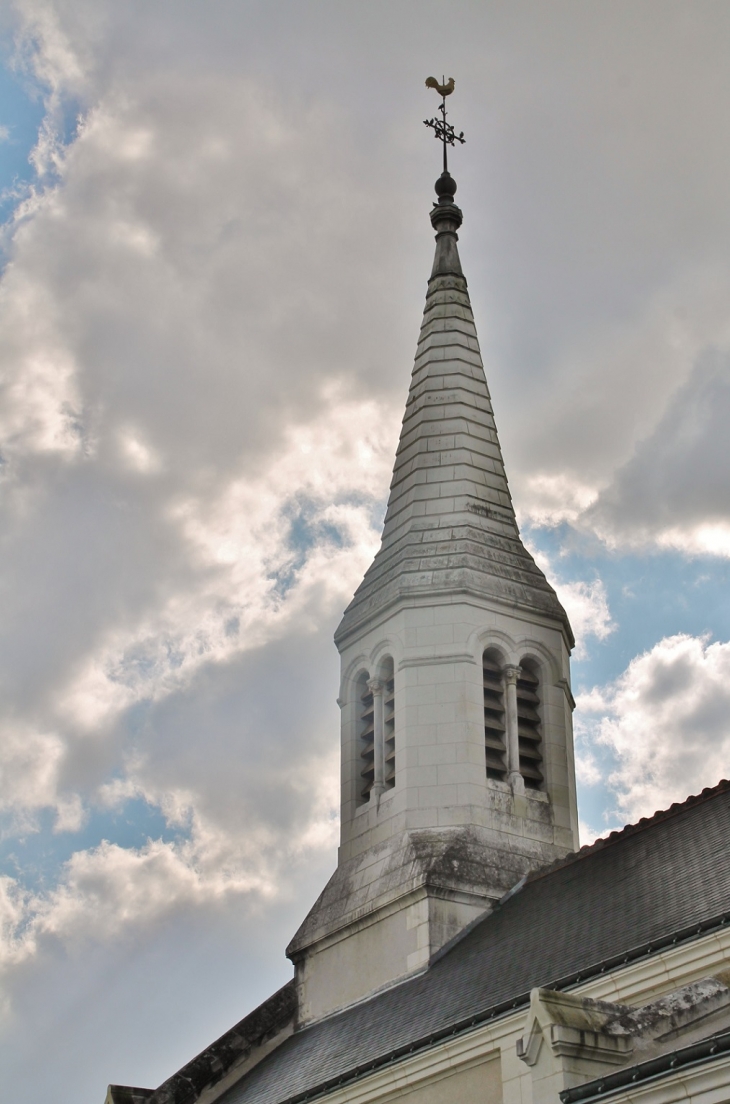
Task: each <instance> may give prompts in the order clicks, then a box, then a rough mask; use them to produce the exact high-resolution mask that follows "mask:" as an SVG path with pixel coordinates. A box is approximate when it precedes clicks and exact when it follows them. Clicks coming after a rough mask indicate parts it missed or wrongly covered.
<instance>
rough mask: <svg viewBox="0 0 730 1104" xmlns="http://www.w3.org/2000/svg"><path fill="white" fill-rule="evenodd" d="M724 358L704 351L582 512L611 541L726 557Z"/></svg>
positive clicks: (729, 358)
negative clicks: (652, 425) (656, 419)
mask: <svg viewBox="0 0 730 1104" xmlns="http://www.w3.org/2000/svg"><path fill="white" fill-rule="evenodd" d="M728 417H730V355H728V354H727V353H720V352H715V353H707V354H706V355H705V356H704V357H703V358H702V359H701V360H700V362H699V363H698V364H697V365H696V366H695V368H694V369H693V371H692V372H691V374H690V376H689V379H688V380H687V382H686V383H685V384H684V385H683V386H682V387H681V388H680V389H679V390H678V392H677V393H676V394H675V395H674V396H673V398H672V400H671V402H670V403H669V406H668V408H667V410H666V412H665V413H664V415H663V417H662V419H661V421H660V422H659V424H658V425H657V427H656V429H655V430H654V431H653V433H652V434H651V435H650V436H649V437H648V438H646V439H645V440H644V441H642V442H641V443H640V444H639V445H638V446H637V447H636V449H635V451H634V454H633V456H632V457H631V459H630V460H629V461H628V463H627V464H626V465H624V466H623V467H622V468H621V469H620V470H619V471H618V472H617V474H616V476H615V478H614V480H613V482H612V484H611V485H610V487H608V488H607V489H606V490H605V491H604V492H603V493H602V494H601V495H599V497H598V499H597V501H596V502H595V503H594V504H593V505H592V506H591V507H590V509H589V510H588V511H587V512H586V514H585V515H584V520H585V521H587V522H589V523H590V524H591V525H592V526H593V527H594V528H595V529H596V530H597V531H598V532H600V533H601V535H602V536H603V537H604V539H605V540H607V541H608V542H609V543H612V544H614V545H615V544H618V543H624V544H626V543H628V544H636V545H647V544H650V543H652V542H654V543H656V544H658V545H659V546H661V547H669V548H677V549H680V550H682V551H685V552H688V553H697V552H699V553H712V554H715V555H722V556H730V491H729V490H728V483H727V478H726V473H727V468H728V460H729V459H730V456H729V454H728V445H727V433H726V426H727V420H728Z"/></svg>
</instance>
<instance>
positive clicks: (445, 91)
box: [426, 77, 455, 96]
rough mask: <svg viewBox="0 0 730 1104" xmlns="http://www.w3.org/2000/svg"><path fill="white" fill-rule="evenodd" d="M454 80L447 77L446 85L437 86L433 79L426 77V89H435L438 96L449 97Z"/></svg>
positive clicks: (437, 83)
mask: <svg viewBox="0 0 730 1104" xmlns="http://www.w3.org/2000/svg"><path fill="white" fill-rule="evenodd" d="M454 84H455V82H454V78H453V77H449V79H448V80H447V82H446V84H439V82H438V81H437V80H436V78H435V77H426V88H435V89H436V91H437V92H438V94H439V96H450V95H451V93H452V92H453V91H454Z"/></svg>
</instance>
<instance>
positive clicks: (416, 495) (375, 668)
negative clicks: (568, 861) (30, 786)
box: [287, 171, 578, 1023]
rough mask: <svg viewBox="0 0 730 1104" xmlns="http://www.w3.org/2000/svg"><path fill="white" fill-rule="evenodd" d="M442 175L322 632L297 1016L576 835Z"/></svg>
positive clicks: (369, 988)
mask: <svg viewBox="0 0 730 1104" xmlns="http://www.w3.org/2000/svg"><path fill="white" fill-rule="evenodd" d="M455 193H456V183H455V181H454V180H453V178H452V177H451V176H450V174H449V173H448V172H447V171H444V173H443V174H442V176H441V177H440V178H439V180H438V181H437V182H436V194H437V196H438V201H437V202H436V203H434V206H433V210H432V211H431V222H432V224H433V227H434V229H435V231H436V257H435V260H434V265H433V271H432V273H431V278H430V280H429V284H428V293H427V296H426V308H425V313H424V317H423V324H422V326H421V333H420V337H419V341H418V348H417V351H416V360H415V365H414V368H413V374H412V377H411V385H410V391H409V394H408V401H407V403H406V411H405V416H404V418H403V427H402V430H401V436H400V443H399V445H398V450H397V453H396V459H395V467H394V470H393V479H392V483H391V488H390V497H389V499H388V508H387V513H386V516H385V524H384V529H383V538H382V545H381V547H380V550H379V551H378V553H377V555H376V556H375V559H374V561H373V563H372V565H371V567H370V568H369V569H368V571H367V573H366V575H365V578H364V579H363V581H362V583H361V584H360V586H359V587H358V589H357V592H356V593H355V596H354V598H353V600H352V602H351V603H350V605H349V606H348V608H347V610H346V611H345V614H344V617H343V619H342V622H341V624H340V626H339V628H338V630H337V633H336V635H335V642H336V644H337V647H338V650H339V652H340V656H341V661H342V681H341V688H340V697H339V703H340V705H341V708H342V804H341V809H342V830H341V831H342V835H341V845H340V851H339V862H338V866H337V869H336V871H335V873H334V874H333V876H332V878H331V879H330V881H329V883H328V885H327V886H326V888H325V889H324V891H323V893H322V894H321V896H320V897H319V899H318V900H317V902H316V903H315V905H314V907H313V908H312V910H311V911H310V913H309V915H308V916H307V918H306V919H305V921H304V923H303V924H302V926H301V927H300V929H299V931H298V932H297V934H296V935H295V937H294V939H293V940H292V942H291V944H290V946H289V948H288V950H287V954H288V955H289V957H290V958H291V959H292V960H293V962H294V963H295V966H296V976H297V981H298V987H299V1008H300V1019H301V1022H302V1023H306V1022H311V1021H313V1020H316V1019H319V1018H321V1017H323V1016H326V1015H327V1014H329V1013H331V1012H333V1011H335V1010H337V1009H339V1008H343V1007H346V1006H347V1005H349V1004H352V1003H354V1002H356V1001H358V1000H362V999H364V998H366V997H367V996H369V995H370V994H372V993H373V992H375V991H377V990H378V989H380V988H383V987H386V986H389V985H392V984H394V983H396V982H397V981H399V980H401V979H403V978H404V977H406V976H407V975H409V974H412V973H415V972H418V971H420V970H423V969H425V968H426V967H427V966H428V963H429V960H430V958H431V956H432V955H433V954H434V953H435V952H436V951H438V950H439V948H441V947H442V946H443V945H444V944H445V943H447V942H448V941H449V940H451V939H452V938H453V937H454V936H456V935H458V933H459V932H460V931H462V930H463V929H464V928H465V927H466V925H467V924H469V923H470V922H471V921H472V920H474V919H476V918H477V917H478V916H480V915H482V914H483V913H484V912H485V911H486V910H488V909H490V908H491V907H492V906H493V904H494V903H495V902H496V901H498V900H499V899H500V897H502V896H503V894H504V893H506V892H507V891H508V890H509V889H511V888H512V887H513V886H514V885H515V884H516V883H517V882H518V881H519V879H520V878H521V877H522V876H523V875H524V874H525V873H526V872H527V871H529V870H531V869H534V868H535V867H538V866H540V865H542V864H544V863H547V862H551V861H552V860H554V859H558V858H561V857H562V856H564V855H565V854H566V853H567V852H569V851H571V850H573V849H575V848H576V847H577V845H578V820H577V809H576V795H575V772H574V764H573V736H572V722H571V709H572V705H573V700H572V696H571V692H570V668H569V654H570V649H571V647H572V646H573V636H572V632H571V629H570V625H569V623H568V619H567V616H566V614H565V611H564V610H563V608H562V606H561V605H560V603H559V601H558V599H557V597H556V595H555V592H554V590H553V589H552V587H551V586H550V584H549V583H548V582H547V580H546V579H545V576H544V575H543V574H542V572H541V571H540V569H539V568H538V567H537V565H536V564H535V562H534V560H533V558H532V557H531V555H530V554H529V552H528V551H527V549H526V548H525V547H524V545H523V544H522V541H521V540H520V535H519V530H518V528H517V522H516V520H515V514H514V510H513V507H512V500H511V498H510V493H509V488H508V486H507V478H506V475H505V470H504V463H503V460H502V453H501V450H500V445H499V440H498V438H497V430H496V426H495V422H494V416H493V413H492V405H491V402H490V397H489V391H488V389H487V381H486V378H485V375H484V368H483V366H482V361H481V356H480V352H479V343H478V340H477V334H476V328H475V326H474V318H473V315H472V310H471V305H470V302H469V293H468V290H467V283H466V279H465V277H464V275H463V273H462V270H461V263H460V260H459V253H458V247H457V241H458V237H457V230H458V229H459V227H460V226H461V222H462V213H461V211H460V210H459V208H458V207H457V205H456V203H455V202H454V195H455Z"/></svg>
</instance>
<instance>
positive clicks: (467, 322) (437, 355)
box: [336, 134, 573, 646]
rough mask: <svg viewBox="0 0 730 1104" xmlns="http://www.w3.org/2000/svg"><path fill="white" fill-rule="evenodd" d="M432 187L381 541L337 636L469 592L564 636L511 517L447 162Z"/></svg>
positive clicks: (557, 609) (559, 614)
mask: <svg viewBox="0 0 730 1104" xmlns="http://www.w3.org/2000/svg"><path fill="white" fill-rule="evenodd" d="M437 136H438V134H437ZM435 189H436V195H437V196H438V200H437V202H435V203H434V205H433V209H432V210H431V223H432V225H433V228H434V230H435V231H436V253H435V257H434V262H433V269H432V271H431V277H430V279H429V284H428V292H427V296H426V307H425V311H424V316H423V323H422V325H421V333H420V337H419V340H418V348H417V350H416V359H415V364H414V367H413V373H412V376H411V385H410V390H409V394H408V401H407V403H406V410H405V415H404V418H403V427H402V429H401V436H400V442H399V445H398V450H397V453H396V459H395V466H394V469H393V478H392V481H391V485H390V496H389V499H388V507H387V511H386V515H385V523H384V527H383V537H382V545H381V548H380V550H379V552H378V553H377V555H376V557H375V560H374V562H373V564H372V565H371V567H370V568H369V570H368V572H367V573H366V575H365V578H364V579H363V581H362V583H361V584H360V586H359V588H358V590H357V592H356V593H355V596H354V598H353V600H352V602H351V603H350V605H349V606H348V608H347V610H346V611H345V615H344V617H343V620H342V623H341V624H340V627H339V629H338V630H337V634H336V640H337V642H338V644H339V643H340V642H341V641H343V640H344V639H345V638H346V637H347V636H349V634H350V633H351V632H352V631H353V630H356V629H357V627H358V626H359V625H360V624H361V623H362V622H363V620H364V619H370V618H372V617H373V616H374V615H376V614H377V613H378V612H379V611H381V610H385V609H386V608H387V607H389V606H391V605H392V604H393V603H394V602H397V601H398V600H399V599H400V598H404V597H414V596H416V595H419V594H424V593H429V594H431V595H436V594H437V593H440V594H444V593H448V592H451V593H455V592H464V591H467V592H471V593H473V594H475V595H479V596H483V597H487V598H490V599H492V600H494V601H496V602H499V603H500V604H505V605H507V606H509V607H518V608H520V609H521V610H523V611H525V612H527V613H532V614H538V615H542V616H547V617H549V618H551V619H555V620H558V621H559V622H560V623H561V624H562V626H563V628H564V632H565V635H566V639H567V641H568V643H569V646H572V644H573V637H572V633H571V630H570V625H569V623H568V619H567V616H566V614H565V611H564V610H563V608H562V606H561V605H560V603H559V602H558V599H557V596H556V594H555V591H554V590H553V588H552V587H551V586H550V584H549V583H548V582H547V580H546V578H545V576H544V575H543V573H542V572H541V571H540V569H539V568H538V567H537V565H536V564H535V561H534V560H533V558H532V556H531V555H530V553H529V552H528V551H527V549H526V548H525V546H524V544H523V543H522V541H521V539H520V535H519V530H518V527H517V521H516V518H515V513H514V507H513V505H512V499H511V496H510V492H509V487H508V484H507V476H506V474H505V469H504V461H503V459H502V452H501V448H500V444H499V439H498V436H497V428H496V425H495V421H494V414H493V411H492V404H491V400H490V396H489V390H488V387H487V381H486V377H485V375H484V367H483V365H482V359H481V355H480V351H479V341H478V338H477V332H476V327H475V325H474V316H473V314H472V309H471V303H470V301H469V291H468V288H467V282H466V278H465V276H464V274H463V272H462V268H461V261H460V258H459V249H458V244H457V243H458V234H457V231H458V229H459V227H460V226H461V223H462V217H463V216H462V212H461V210H460V209H459V207H458V206H457V205H456V203H455V202H454V195H455V193H456V181H455V180H454V178H453V177H452V176H451V174H450V173H449V172H448V171H445V172H443V173H442V174H441V176H440V177H439V179H438V180H437V181H436V185H435Z"/></svg>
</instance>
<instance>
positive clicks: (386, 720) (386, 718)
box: [383, 662, 395, 790]
mask: <svg viewBox="0 0 730 1104" xmlns="http://www.w3.org/2000/svg"><path fill="white" fill-rule="evenodd" d="M384 681H385V691H384V694H383V758H384V763H383V781H384V783H385V788H386V790H392V788H393V786H395V678H394V675H393V663H392V662H390V663H389V665H388V667H386V670H385V676H384Z"/></svg>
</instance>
